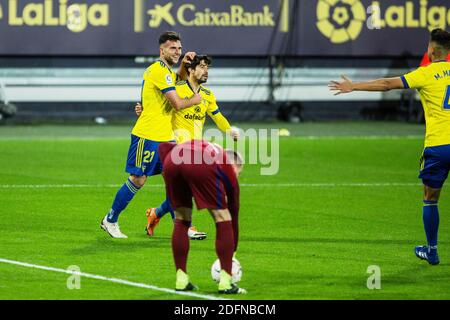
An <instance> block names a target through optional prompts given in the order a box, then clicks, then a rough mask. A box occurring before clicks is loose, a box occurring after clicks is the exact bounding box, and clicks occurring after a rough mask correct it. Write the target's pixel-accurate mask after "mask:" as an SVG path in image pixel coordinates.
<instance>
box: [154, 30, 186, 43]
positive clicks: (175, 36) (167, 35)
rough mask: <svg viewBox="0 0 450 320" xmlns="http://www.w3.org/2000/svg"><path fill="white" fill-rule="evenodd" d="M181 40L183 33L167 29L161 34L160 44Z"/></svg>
mask: <svg viewBox="0 0 450 320" xmlns="http://www.w3.org/2000/svg"><path fill="white" fill-rule="evenodd" d="M168 40H170V41H181V35H180V34H179V33H178V32H175V31H166V32H164V33H163V34H161V35H160V36H159V45H162V44H163V43H166V41H168Z"/></svg>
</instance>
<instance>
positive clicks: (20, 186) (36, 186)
mask: <svg viewBox="0 0 450 320" xmlns="http://www.w3.org/2000/svg"><path fill="white" fill-rule="evenodd" d="M420 185H421V184H420V183H414V182H411V183H408V182H342V183H241V184H240V186H241V187H254V188H267V187H271V188H302V187H303V188H305V187H306V188H310V187H311V188H337V187H416V186H420ZM121 186H122V185H121V184H0V189H67V188H69V189H70V188H73V189H76V188H119V187H121ZM164 186H165V185H163V184H148V185H146V187H152V188H163V187H164Z"/></svg>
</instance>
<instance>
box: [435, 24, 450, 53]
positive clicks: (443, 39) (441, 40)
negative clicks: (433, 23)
mask: <svg viewBox="0 0 450 320" xmlns="http://www.w3.org/2000/svg"><path fill="white" fill-rule="evenodd" d="M431 42H434V43H436V44H437V45H438V46H440V47H442V48H443V49H444V50H447V51H450V32H447V31H445V30H443V29H439V28H438V29H434V30H433V31H431Z"/></svg>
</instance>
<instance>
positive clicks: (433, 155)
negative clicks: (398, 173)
mask: <svg viewBox="0 0 450 320" xmlns="http://www.w3.org/2000/svg"><path fill="white" fill-rule="evenodd" d="M449 170H450V144H445V145H441V146H436V147H426V148H425V149H424V150H423V154H422V158H421V159H420V174H419V178H420V179H422V182H423V184H424V185H426V186H428V187H430V188H433V189H441V188H442V186H443V185H444V182H445V180H446V179H447V177H448V171H449Z"/></svg>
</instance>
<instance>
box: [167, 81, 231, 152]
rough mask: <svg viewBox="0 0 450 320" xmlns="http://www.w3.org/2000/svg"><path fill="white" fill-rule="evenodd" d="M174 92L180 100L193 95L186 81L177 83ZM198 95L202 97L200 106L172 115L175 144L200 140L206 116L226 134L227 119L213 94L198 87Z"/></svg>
mask: <svg viewBox="0 0 450 320" xmlns="http://www.w3.org/2000/svg"><path fill="white" fill-rule="evenodd" d="M176 90H177V94H178V95H179V96H180V98H182V99H183V98H184V99H186V98H190V97H192V96H193V95H194V91H193V90H192V88H191V86H190V84H189V82H188V81H180V82H178V83H177V85H176ZM198 93H199V94H200V95H201V97H202V102H201V103H200V104H197V105H194V106H192V107H189V108H186V109H182V110H179V111H174V113H173V116H172V127H173V130H174V133H175V140H176V141H177V143H183V142H185V141H188V140H192V139H202V136H203V126H204V124H205V119H206V114H208V115H209V116H210V117H211V118H212V119H213V121H214V122H215V123H216V125H217V126H218V127H219V129H220V130H222V131H224V132H226V131H227V130H229V129H230V124H229V123H228V121H227V119H226V118H225V117H224V116H223V115H222V114H221V113H220V110H219V107H218V106H217V102H216V97H215V96H214V93H213V92H212V91H211V90H209V89H208V88H205V87H203V86H200V87H199V89H198Z"/></svg>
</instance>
